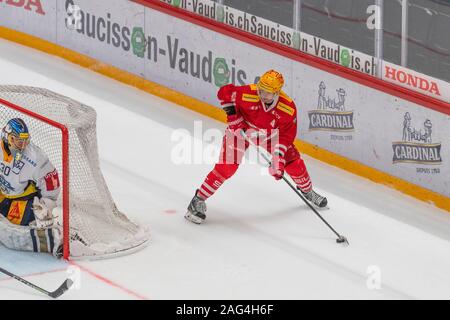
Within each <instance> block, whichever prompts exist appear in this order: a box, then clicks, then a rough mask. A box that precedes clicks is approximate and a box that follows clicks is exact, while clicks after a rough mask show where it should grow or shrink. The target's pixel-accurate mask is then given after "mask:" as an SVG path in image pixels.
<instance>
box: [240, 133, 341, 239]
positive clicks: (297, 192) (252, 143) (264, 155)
mask: <svg viewBox="0 0 450 320" xmlns="http://www.w3.org/2000/svg"><path fill="white" fill-rule="evenodd" d="M240 133H241V135H242V137H243V138H244V139H245V140H246V141H248V143H250V144H251V145H252V146H254V147H256V149H257V150H258V153H259V154H260V155H261V156H262V157H263V158H264V160H266V161H267V163H268V164H269V166H271V165H272V161H271V160H270V159H269V157H268V156H267V155H266V154H264V153H263V152H261V150H260V148H259V146H258V145H256V144H255V143H254V142H253V141H252V140H251V139H249V138H248V136H247V135H246V134H245V131H244V130H242V129H241V130H240ZM282 179H283V180H284V181H285V182H286V183H287V184H288V185H289V187H291V189H292V190H294V192H295V193H296V194H297V195H298V196H299V197H300V198H301V199H302V200H303V202H305V203H306V204H307V205H308V207H309V208H310V209H311V210H312V211H313V212H314V213H315V214H316V215H317V216H318V217H319V218H320V219H321V220H322V221H323V222H324V223H325V224H326V225H327V226H328V228H330V229H331V231H333V232H334V233H335V234H336V235H337V236H338V238H337V239H336V242H337V243H344V244H346V245H349V242H348V240H347V238H346V237H344V236H342V235H340V234H339V233H338V232H337V231H336V230H334V228H333V227H332V226H331V225H330V224H329V223H328V222H327V221H326V220H325V219H324V218H323V217H322V216H321V215H320V213H318V212H317V210H316V209H315V208H314V207H313V205H312V204H310V203H309V202H308V200H306V199H305V197H304V196H303V195H302V194H301V193H300V192H299V191H298V190H297V188H296V187H294V186H293V185H292V183H291V182H290V181H289V180H288V179H287V178H286V177H285V175H284V174H283V176H282Z"/></svg>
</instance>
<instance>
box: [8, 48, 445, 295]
mask: <svg viewBox="0 0 450 320" xmlns="http://www.w3.org/2000/svg"><path fill="white" fill-rule="evenodd" d="M0 70H1V73H0V82H1V84H17V85H29V86H37V87H44V88H47V89H50V90H52V91H55V92H57V93H60V94H63V95H66V96H69V97H70V98H73V99H75V100H78V101H80V102H82V103H84V104H87V105H90V106H92V107H93V108H95V110H96V111H97V115H98V118H97V130H98V141H99V153H100V160H101V167H102V171H103V174H104V176H105V179H106V182H107V184H108V186H109V188H110V190H111V192H112V195H113V198H114V200H115V202H116V204H117V206H118V207H119V209H121V211H123V212H124V213H126V214H127V215H128V216H129V217H130V218H132V219H133V220H137V221H139V222H140V223H143V224H146V225H148V226H149V228H150V230H151V241H150V243H149V245H148V246H147V247H145V248H144V249H143V250H141V251H139V252H136V253H134V254H131V255H128V256H123V257H118V258H114V259H108V260H98V261H76V262H73V263H72V262H66V261H63V260H59V261H58V260H55V259H54V258H53V257H52V256H50V255H48V254H33V253H24V252H16V251H11V250H8V249H6V248H4V247H3V246H1V245H0V267H2V268H4V269H7V270H9V271H11V272H13V273H16V274H17V275H20V276H22V277H24V278H25V279H27V280H28V281H30V282H33V283H35V284H37V285H39V286H41V287H43V288H45V289H47V290H54V289H56V287H58V286H59V285H60V284H61V283H62V281H63V280H64V279H65V278H66V277H68V276H69V275H74V274H78V276H79V280H80V281H79V282H78V283H77V286H76V287H74V288H73V289H71V290H69V291H68V292H67V293H66V294H65V295H63V296H62V297H61V298H60V299H151V300H153V299H170V300H175V299H176V300H179V299H183V300H184V299H207V300H209V299H275V300H278V299H450V272H449V271H450V254H449V253H450V214H449V213H448V212H446V211H444V210H440V209H438V208H436V207H434V206H432V205H429V204H426V203H424V202H421V201H418V200H416V199H414V198H411V197H409V196H406V195H404V194H402V193H400V192H397V191H395V190H393V189H390V188H388V187H385V186H383V185H380V184H375V183H372V182H371V181H369V180H366V179H363V178H361V177H358V176H355V175H353V174H350V173H348V172H346V171H343V170H340V169H338V168H336V167H333V166H330V165H328V164H325V163H322V162H320V161H317V160H315V159H313V158H311V157H308V156H306V155H305V156H304V159H305V161H306V164H307V166H308V169H309V171H310V175H311V177H312V179H313V183H314V185H315V188H316V189H317V190H318V191H319V192H320V193H323V194H324V195H326V196H327V197H328V200H329V206H330V209H329V210H326V211H321V214H323V216H324V218H325V219H327V220H328V222H329V223H330V224H331V225H332V226H333V227H334V228H335V229H336V230H337V231H338V232H339V233H341V234H343V235H345V236H346V237H347V238H348V240H349V242H350V246H348V247H345V246H342V245H338V244H337V243H336V242H335V239H336V236H335V235H334V234H333V233H332V232H331V231H330V230H329V229H328V228H327V227H326V226H325V224H323V223H322V221H320V219H319V218H318V217H316V216H315V215H314V214H313V213H312V212H311V211H310V209H309V208H308V207H307V206H306V205H305V204H304V203H303V202H301V200H300V199H299V198H298V196H297V195H296V194H295V193H293V192H292V190H290V189H289V187H288V186H287V185H286V184H285V183H284V182H283V181H279V182H277V181H275V180H274V179H273V178H271V177H270V176H268V175H264V174H262V173H261V172H262V171H261V170H262V169H261V167H260V166H258V165H257V164H251V163H245V164H243V165H242V166H241V168H240V169H239V170H238V172H237V173H236V175H235V176H234V177H233V178H232V179H231V180H229V181H227V182H226V183H225V184H224V185H223V187H222V189H221V190H220V191H219V192H217V194H216V195H215V196H214V197H212V198H211V199H209V200H208V202H207V205H208V213H207V214H208V218H207V223H205V224H204V225H200V226H199V225H194V224H192V223H190V222H188V221H186V220H185V219H184V217H183V216H184V213H185V210H186V207H187V205H188V203H189V201H190V200H191V198H192V196H193V193H194V190H195V189H196V188H197V187H198V186H199V185H200V184H201V183H202V181H203V179H204V177H205V176H206V174H207V173H208V172H209V171H210V170H211V168H212V166H213V164H212V163H203V164H195V163H194V164H176V163H174V161H173V153H172V152H173V149H174V146H175V145H176V143H177V142H176V141H175V140H174V136H173V134H174V130H177V131H176V132H188V133H190V135H191V137H192V141H193V142H195V143H197V144H199V143H200V144H201V143H203V146H204V147H205V148H206V147H208V148H210V150H213V151H214V150H218V148H219V146H220V141H208V139H207V137H205V138H204V139H203V140H204V141H203V142H202V140H201V136H200V138H199V136H198V135H195V133H194V127H195V123H197V126H198V125H199V123H201V126H202V132H205V131H206V130H208V129H211V130H214V129H216V130H223V129H224V128H225V124H223V123H220V122H217V121H216V120H213V119H211V118H208V117H205V116H203V115H201V114H198V113H195V112H192V111H190V110H188V109H185V108H181V107H179V106H176V105H174V104H172V103H170V102H168V101H165V100H162V99H160V98H158V97H155V96H152V95H150V94H147V93H145V92H143V91H140V90H138V89H135V88H133V87H130V86H127V85H124V84H122V83H120V82H117V81H115V80H111V79H109V78H106V77H104V76H102V75H99V74H97V73H95V72H92V71H90V70H88V69H84V68H81V67H79V66H77V65H74V64H71V63H69V62H67V61H65V60H62V59H60V58H56V57H54V56H49V55H46V54H44V53H42V52H39V51H35V50H33V49H30V48H26V47H23V46H20V45H17V44H14V43H11V42H8V41H4V40H0ZM300 113H301V105H300ZM197 121H200V122H197ZM2 125H3V124H2ZM183 129H184V131H180V130H183ZM68 268H69V269H68ZM68 270H69V271H68ZM4 299H17V300H23V299H47V297H45V296H42V294H40V293H39V292H37V291H34V290H33V289H31V288H29V287H27V286H24V285H23V284H21V283H20V282H18V281H16V280H13V279H10V278H9V277H7V276H5V275H3V274H0V300H4Z"/></svg>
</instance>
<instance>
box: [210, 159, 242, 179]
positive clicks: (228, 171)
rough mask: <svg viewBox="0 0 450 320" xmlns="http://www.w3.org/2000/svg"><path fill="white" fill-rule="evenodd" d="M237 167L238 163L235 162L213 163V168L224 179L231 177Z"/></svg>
mask: <svg viewBox="0 0 450 320" xmlns="http://www.w3.org/2000/svg"><path fill="white" fill-rule="evenodd" d="M238 168H239V164H237V163H218V164H216V165H215V167H214V170H215V171H216V172H217V173H219V174H220V175H221V176H222V178H224V179H225V180H226V179H229V178H231V177H232V176H233V175H234V174H235V173H236V171H237V169H238Z"/></svg>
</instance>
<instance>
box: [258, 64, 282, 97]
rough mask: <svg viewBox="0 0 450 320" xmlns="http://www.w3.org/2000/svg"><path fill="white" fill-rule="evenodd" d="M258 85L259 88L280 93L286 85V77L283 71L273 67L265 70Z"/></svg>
mask: <svg viewBox="0 0 450 320" xmlns="http://www.w3.org/2000/svg"><path fill="white" fill-rule="evenodd" d="M256 85H257V87H258V89H261V90H264V91H267V92H270V93H278V92H280V90H281V88H282V87H283V85H284V78H283V75H282V74H281V73H279V72H278V71H275V70H273V69H272V70H269V71H267V72H265V73H264V74H263V75H262V76H261V78H260V79H259V81H258V83H257V84H256Z"/></svg>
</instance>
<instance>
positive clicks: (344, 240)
mask: <svg viewBox="0 0 450 320" xmlns="http://www.w3.org/2000/svg"><path fill="white" fill-rule="evenodd" d="M336 242H337V243H341V244H343V245H345V246H349V245H350V243H349V242H348V240H347V238H346V237H344V236H339V238H337V239H336Z"/></svg>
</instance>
